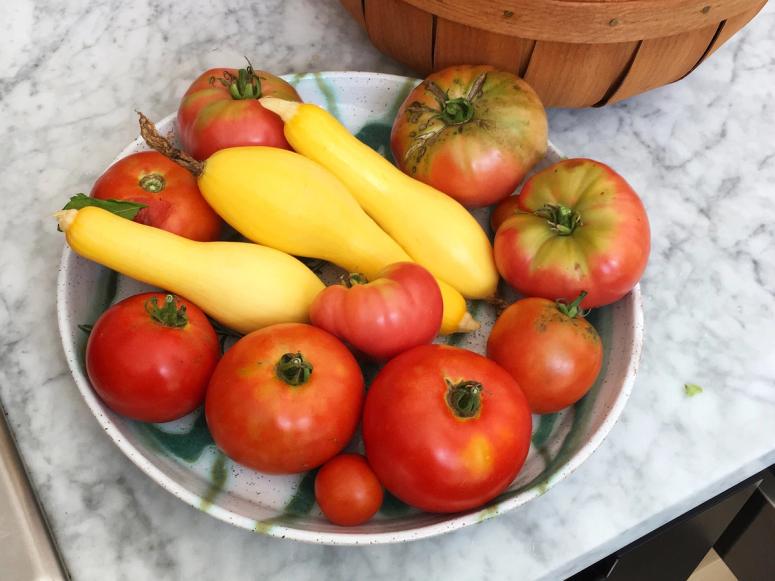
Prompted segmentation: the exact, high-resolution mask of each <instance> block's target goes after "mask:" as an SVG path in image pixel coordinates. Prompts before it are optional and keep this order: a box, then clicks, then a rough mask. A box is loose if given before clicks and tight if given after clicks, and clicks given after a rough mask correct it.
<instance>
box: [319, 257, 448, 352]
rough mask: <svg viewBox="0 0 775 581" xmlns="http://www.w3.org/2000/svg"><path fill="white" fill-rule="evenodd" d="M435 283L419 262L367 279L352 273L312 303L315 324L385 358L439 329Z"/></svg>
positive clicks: (427, 340) (438, 297) (394, 266)
mask: <svg viewBox="0 0 775 581" xmlns="http://www.w3.org/2000/svg"><path fill="white" fill-rule="evenodd" d="M442 310H443V306H442V300H441V291H439V285H438V284H437V283H436V280H435V279H434V278H433V276H432V275H431V273H429V272H428V271H427V270H425V269H424V268H423V267H422V266H420V265H419V264H414V263H412V262H398V263H396V264H391V265H390V266H388V267H387V268H385V269H384V270H383V271H382V272H381V273H380V274H379V277H378V278H376V279H374V280H373V281H371V282H368V281H367V280H366V278H365V277H364V276H363V275H361V274H351V275H350V276H349V277H347V278H346V279H345V284H344V285H332V286H329V287H327V288H326V289H324V290H323V291H321V293H320V294H319V295H318V296H317V297H316V298H315V300H314V302H313V303H312V306H311V307H310V312H309V316H310V320H311V321H312V324H313V325H317V326H318V327H320V328H322V329H325V330H326V331H328V332H330V333H333V334H334V335H336V336H337V337H339V338H340V339H343V340H344V341H347V342H348V343H350V345H352V346H353V347H355V348H356V349H358V350H360V351H363V352H364V353H366V354H368V355H371V356H372V357H375V358H377V359H389V358H390V357H393V356H395V355H398V354H399V353H401V352H402V351H406V350H407V349H410V348H412V347H416V346H417V345H422V344H423V343H430V342H431V341H433V338H434V337H435V336H436V334H437V333H438V332H439V327H440V326H441V316H442Z"/></svg>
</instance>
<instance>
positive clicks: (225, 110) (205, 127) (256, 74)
mask: <svg viewBox="0 0 775 581" xmlns="http://www.w3.org/2000/svg"><path fill="white" fill-rule="evenodd" d="M261 97H277V98H278V99H285V100H286V101H300V100H301V99H300V98H299V95H298V93H296V90H295V89H294V88H293V87H292V86H291V85H289V84H288V83H286V82H285V81H283V80H282V79H281V78H280V77H276V76H274V75H272V74H271V73H267V72H265V71H256V70H253V67H252V66H250V64H248V66H247V67H246V68H244V69H239V70H237V69H226V68H219V69H210V70H208V71H205V72H204V73H202V74H201V75H199V77H198V78H197V79H196V80H195V81H194V82H193V83H192V84H191V86H190V87H189V88H188V90H187V91H186V93H185V95H183V99H182V100H181V102H180V107H179V108H178V126H177V137H178V139H179V140H180V143H181V144H182V145H183V149H185V150H186V151H187V152H188V153H190V154H191V155H192V156H194V157H195V158H196V159H199V160H204V159H207V158H208V157H210V156H211V155H212V154H213V153H215V152H216V151H218V150H219V149H225V148H227V147H237V146H240V145H268V146H272V147H281V148H283V149H291V146H290V145H288V142H287V141H286V139H285V135H284V134H283V122H282V121H281V120H280V118H279V117H278V116H277V115H275V114H274V113H272V112H271V111H269V110H268V109H265V108H264V107H263V106H262V105H261V103H259V102H258V99H259V98H261Z"/></svg>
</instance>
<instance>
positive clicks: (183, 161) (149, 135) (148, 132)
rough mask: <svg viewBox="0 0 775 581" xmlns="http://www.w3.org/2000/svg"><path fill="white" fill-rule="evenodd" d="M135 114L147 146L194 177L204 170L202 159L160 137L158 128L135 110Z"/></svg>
mask: <svg viewBox="0 0 775 581" xmlns="http://www.w3.org/2000/svg"><path fill="white" fill-rule="evenodd" d="M137 115H138V116H139V117H140V135H141V136H142V138H143V140H144V141H145V143H146V144H148V147H150V148H151V149H154V150H156V151H158V152H159V153H161V154H162V155H163V156H164V157H167V158H169V159H171V160H172V161H174V162H175V163H177V164H178V165H180V166H182V167H184V168H186V169H187V170H188V171H190V172H191V173H192V174H194V177H199V176H200V175H202V173H203V172H204V170H205V164H204V162H203V161H197V160H196V159H194V158H193V157H191V156H190V155H189V154H187V153H186V152H185V151H181V150H180V149H178V148H177V147H175V146H174V145H172V142H171V141H170V140H169V139H167V138H166V137H162V136H161V134H160V133H159V130H158V129H156V126H155V125H154V124H153V123H152V122H151V120H150V119H148V117H146V116H145V115H143V114H142V113H140V111H137Z"/></svg>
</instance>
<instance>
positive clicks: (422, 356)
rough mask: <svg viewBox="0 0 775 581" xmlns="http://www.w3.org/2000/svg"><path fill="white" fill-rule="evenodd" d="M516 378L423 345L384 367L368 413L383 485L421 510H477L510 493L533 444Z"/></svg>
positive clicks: (370, 449)
mask: <svg viewBox="0 0 775 581" xmlns="http://www.w3.org/2000/svg"><path fill="white" fill-rule="evenodd" d="M530 433H531V417H530V409H529V407H528V404H527V400H526V399H525V396H524V395H523V394H522V391H521V390H520V389H519V386H518V385H517V382H516V381H514V379H513V378H512V377H511V376H510V375H509V374H508V373H507V372H506V371H504V370H503V369H502V368H501V367H500V366H498V365H497V364H496V363H494V362H493V361H490V360H489V359H487V358H485V357H482V356H481V355H477V354H476V353H473V352H471V351H467V350H465V349H458V348H456V347H449V346H446V345H422V346H420V347H415V348H414V349H412V350H410V351H406V352H405V353H402V354H401V355H399V356H398V357H396V358H395V359H393V360H391V361H390V362H389V363H388V364H387V365H386V366H385V367H384V368H383V369H382V371H380V372H379V374H378V375H377V377H376V378H375V379H374V382H373V383H372V384H371V387H370V388H369V391H368V394H367V396H366V406H365V409H364V413H363V440H364V443H365V445H366V456H367V457H368V459H369V464H371V467H372V468H373V469H374V472H376V474H377V476H378V478H379V480H380V482H382V484H383V485H384V486H385V488H387V489H388V490H389V491H390V492H392V493H393V494H394V495H395V496H396V497H398V498H400V499H401V500H403V501H404V502H406V503H408V504H411V505H413V506H416V507H417V508H420V509H422V510H427V511H431V512H455V511H459V510H466V509H469V508H474V507H477V506H479V505H481V504H484V503H485V502H487V501H488V500H491V499H492V498H494V497H495V496H497V495H498V494H499V493H501V492H502V491H503V490H505V489H506V488H507V487H508V486H509V484H510V483H511V481H512V480H514V477H515V476H516V475H517V472H519V469H520V468H521V467H522V464H523V463H524V461H525V457H526V456H527V452H528V449H529V448H530Z"/></svg>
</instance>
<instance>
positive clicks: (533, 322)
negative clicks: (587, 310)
mask: <svg viewBox="0 0 775 581" xmlns="http://www.w3.org/2000/svg"><path fill="white" fill-rule="evenodd" d="M582 298H583V293H582V295H580V296H579V298H578V299H576V301H574V302H573V303H571V304H570V305H565V304H563V303H555V302H554V301H550V300H548V299H541V298H529V299H522V300H521V301H517V302H516V303H514V304H512V305H510V306H509V307H508V308H507V309H506V310H505V311H503V313H502V314H501V316H500V317H498V320H497V321H496V322H495V325H493V328H492V332H491V333H490V338H489V339H488V340H487V355H488V356H489V357H490V358H491V359H493V360H494V361H495V362H496V363H499V364H500V365H501V366H502V367H503V368H504V369H505V370H506V371H508V372H509V373H510V374H511V375H512V377H514V379H516V380H517V383H519V386H520V387H521V388H522V391H523V392H524V393H525V396H526V397H527V401H528V402H529V403H530V409H532V410H533V412H535V413H537V414H547V413H552V412H556V411H559V410H561V409H562V408H564V407H567V406H569V405H571V404H573V403H576V402H577V401H578V400H580V399H581V398H582V397H583V396H584V394H586V393H587V392H588V391H589V389H590V388H591V387H592V385H594V383H595V380H596V379H597V376H598V374H599V373H600V368H601V366H602V365H603V345H602V343H601V341H600V336H599V335H598V334H597V331H596V330H595V328H594V327H593V326H592V325H590V324H589V323H588V322H587V321H586V320H585V319H584V318H583V317H582V316H581V315H580V313H579V311H578V303H579V302H580V301H581V299H582Z"/></svg>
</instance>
